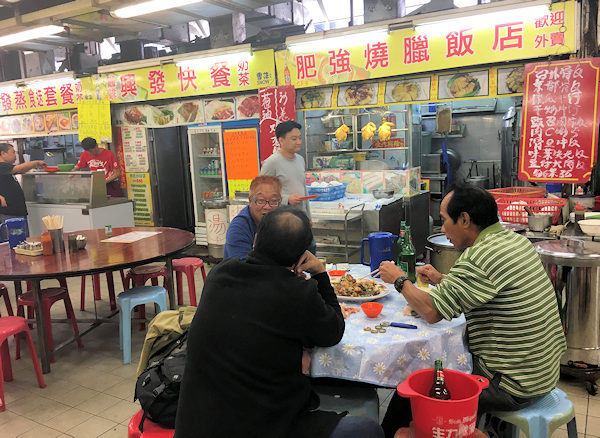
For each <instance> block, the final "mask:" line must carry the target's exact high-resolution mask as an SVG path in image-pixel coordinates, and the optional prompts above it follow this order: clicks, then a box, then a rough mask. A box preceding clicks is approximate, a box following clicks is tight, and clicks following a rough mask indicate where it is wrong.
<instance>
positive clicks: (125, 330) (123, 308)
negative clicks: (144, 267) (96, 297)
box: [117, 286, 167, 363]
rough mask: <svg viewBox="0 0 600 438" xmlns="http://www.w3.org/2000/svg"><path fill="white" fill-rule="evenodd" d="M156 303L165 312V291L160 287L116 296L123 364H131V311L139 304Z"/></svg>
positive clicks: (146, 288) (134, 289)
mask: <svg viewBox="0 0 600 438" xmlns="http://www.w3.org/2000/svg"><path fill="white" fill-rule="evenodd" d="M147 303H156V305H157V306H158V308H159V310H160V311H161V312H164V311H165V310H167V290H166V289H165V288H164V287H160V286H138V287H134V288H133V289H129V290H126V291H125V292H122V293H120V294H119V295H118V296H117V304H118V305H119V309H120V312H119V346H120V347H121V350H123V363H131V310H132V309H133V308H134V307H135V306H138V305H140V304H147Z"/></svg>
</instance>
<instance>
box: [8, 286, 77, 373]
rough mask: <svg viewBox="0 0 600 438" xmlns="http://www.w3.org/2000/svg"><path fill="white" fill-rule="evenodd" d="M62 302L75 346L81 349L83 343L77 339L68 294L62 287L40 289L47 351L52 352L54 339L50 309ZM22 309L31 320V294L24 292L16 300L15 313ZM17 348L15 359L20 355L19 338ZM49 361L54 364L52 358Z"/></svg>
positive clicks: (32, 314) (73, 315)
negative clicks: (70, 324) (69, 322)
mask: <svg viewBox="0 0 600 438" xmlns="http://www.w3.org/2000/svg"><path fill="white" fill-rule="evenodd" d="M60 300H63V301H64V302H65V311H66V312H67V318H69V319H70V320H71V323H72V324H73V331H74V332H75V336H77V345H78V346H79V347H80V348H81V347H83V342H81V339H79V328H78V327H77V319H75V312H73V305H72V304H71V298H70V297H69V292H68V291H67V290H66V289H65V288H64V287H50V288H47V289H42V306H43V309H44V310H43V311H44V316H45V317H46V339H47V341H48V349H49V350H50V351H52V350H53V349H54V339H53V337H52V320H51V318H50V308H51V307H52V305H53V304H54V303H56V302H57V301H60ZM22 307H27V318H28V319H32V318H33V316H34V312H33V310H34V309H33V294H32V293H31V292H26V293H24V294H23V295H21V296H20V297H19V299H18V300H17V313H18V312H19V309H20V308H22ZM16 347H17V357H16V358H17V359H18V358H19V357H20V356H21V354H20V343H19V338H18V337H17V339H16ZM50 361H51V362H54V357H52V356H51V357H50Z"/></svg>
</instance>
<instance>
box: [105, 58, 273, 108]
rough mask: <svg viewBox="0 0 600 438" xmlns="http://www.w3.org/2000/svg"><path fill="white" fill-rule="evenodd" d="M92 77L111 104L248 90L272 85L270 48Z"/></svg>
mask: <svg viewBox="0 0 600 438" xmlns="http://www.w3.org/2000/svg"><path fill="white" fill-rule="evenodd" d="M201 56H202V54H201V53H199V55H198V60H189V61H181V62H178V63H177V64H165V65H160V66H156V67H148V68H139V69H135V70H129V71H122V72H117V73H102V74H100V75H97V76H95V80H96V82H97V84H98V85H99V88H100V90H101V92H102V95H103V97H105V98H107V99H109V100H110V101H111V102H112V103H120V102H139V101H146V100H156V99H169V98H174V97H192V96H200V95H207V94H219V93H229V92H233V91H250V90H256V89H257V88H259V87H270V86H274V85H275V82H276V81H275V62H274V59H273V50H261V51H257V52H254V53H253V54H252V56H251V57H249V58H244V59H242V58H240V60H239V61H236V62H233V61H227V60H226V59H225V58H224V60H223V61H219V59H218V58H216V59H215V58H213V57H211V60H212V61H210V62H209V63H208V64H206V65H205V66H204V65H202V64H199V63H201V62H202V58H201Z"/></svg>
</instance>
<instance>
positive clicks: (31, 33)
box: [0, 24, 65, 46]
mask: <svg viewBox="0 0 600 438" xmlns="http://www.w3.org/2000/svg"><path fill="white" fill-rule="evenodd" d="M64 30H65V28H64V27H62V26H55V25H53V24H51V25H48V26H41V27H34V28H31V29H27V30H24V31H22V32H17V33H13V34H11V35H4V36H1V37H0V46H10V45H12V44H17V43H22V42H23V41H29V40H34V39H36V38H44V37H47V36H50V35H56V34H57V33H61V32H64Z"/></svg>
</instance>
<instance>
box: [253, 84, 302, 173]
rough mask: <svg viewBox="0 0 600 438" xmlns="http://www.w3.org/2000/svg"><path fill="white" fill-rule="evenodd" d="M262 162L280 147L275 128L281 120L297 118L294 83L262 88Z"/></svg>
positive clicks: (259, 93)
mask: <svg viewBox="0 0 600 438" xmlns="http://www.w3.org/2000/svg"><path fill="white" fill-rule="evenodd" d="M258 102H259V104H260V122H259V127H260V164H261V166H262V163H264V161H265V160H266V159H267V158H269V157H270V156H271V155H272V154H273V153H275V152H276V151H277V150H278V149H279V143H278V142H277V139H276V138H275V128H276V127H277V124H279V123H280V122H284V121H286V120H296V107H295V106H296V90H295V88H294V87H293V86H292V85H282V86H280V87H269V88H260V89H259V90H258Z"/></svg>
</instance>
